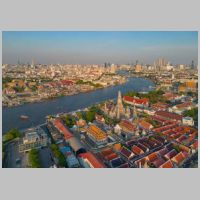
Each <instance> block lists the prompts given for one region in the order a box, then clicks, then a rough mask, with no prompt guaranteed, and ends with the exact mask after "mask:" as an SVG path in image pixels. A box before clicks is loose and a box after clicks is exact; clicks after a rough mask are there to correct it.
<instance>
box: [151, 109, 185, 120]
mask: <svg viewBox="0 0 200 200" xmlns="http://www.w3.org/2000/svg"><path fill="white" fill-rule="evenodd" d="M155 116H158V117H160V118H162V119H164V120H171V121H177V122H182V118H183V116H182V115H178V114H175V113H171V112H168V111H161V110H160V111H156V113H155Z"/></svg>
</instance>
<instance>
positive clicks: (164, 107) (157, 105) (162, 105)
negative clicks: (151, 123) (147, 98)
mask: <svg viewBox="0 0 200 200" xmlns="http://www.w3.org/2000/svg"><path fill="white" fill-rule="evenodd" d="M151 107H152V108H153V109H154V110H163V111H164V110H167V108H168V107H169V104H167V103H163V102H158V103H155V104H152V105H151Z"/></svg>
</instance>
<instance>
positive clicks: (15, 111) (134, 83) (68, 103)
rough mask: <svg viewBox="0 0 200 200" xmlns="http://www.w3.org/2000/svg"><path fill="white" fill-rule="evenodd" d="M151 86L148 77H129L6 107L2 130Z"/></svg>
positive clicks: (28, 124) (25, 125)
mask: <svg viewBox="0 0 200 200" xmlns="http://www.w3.org/2000/svg"><path fill="white" fill-rule="evenodd" d="M150 86H152V87H153V86H155V85H154V83H153V82H152V81H150V80H148V79H143V78H129V79H128V81H127V82H126V83H125V84H122V85H116V86H112V87H107V88H103V89H99V90H95V91H91V92H88V93H79V94H76V95H73V96H64V97H59V98H55V99H50V100H48V101H44V102H37V103H31V104H23V105H20V106H16V107H4V108H3V109H2V132H3V134H4V133H5V132H7V131H8V130H10V129H11V128H13V127H14V128H18V129H25V128H28V127H31V126H37V125H38V124H42V123H44V122H45V117H46V116H47V115H52V114H56V113H62V112H65V113H68V112H71V111H75V110H78V109H82V108H85V107H88V106H90V105H93V104H95V103H97V102H101V101H105V100H108V99H115V98H116V97H117V93H118V91H119V90H120V91H121V93H122V95H123V94H125V93H127V92H128V91H136V92H139V91H147V92H148V91H151V90H152V88H150ZM20 115H27V116H29V119H28V120H26V121H23V120H20V118H19V117H20Z"/></svg>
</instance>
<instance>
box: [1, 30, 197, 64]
mask: <svg viewBox="0 0 200 200" xmlns="http://www.w3.org/2000/svg"><path fill="white" fill-rule="evenodd" d="M160 57H163V58H165V59H166V60H167V61H169V62H170V63H172V64H174V65H175V64H187V65H188V64H190V63H191V61H192V60H194V62H195V65H197V62H198V32H197V31H3V33H2V61H3V62H2V63H3V64H17V63H18V61H20V62H21V63H25V64H27V63H31V62H32V60H34V62H35V63H37V64H57V63H59V64H104V63H105V62H107V63H108V62H109V63H114V64H128V63H129V64H133V63H135V62H136V60H138V62H139V63H143V64H153V62H154V60H156V59H157V58H160Z"/></svg>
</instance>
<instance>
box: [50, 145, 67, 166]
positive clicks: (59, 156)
mask: <svg viewBox="0 0 200 200" xmlns="http://www.w3.org/2000/svg"><path fill="white" fill-rule="evenodd" d="M51 150H52V152H53V154H54V156H55V157H56V158H57V159H58V164H59V166H61V167H67V163H66V160H65V157H64V155H63V154H62V152H61V151H60V150H59V148H58V146H57V145H56V144H51Z"/></svg>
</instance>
